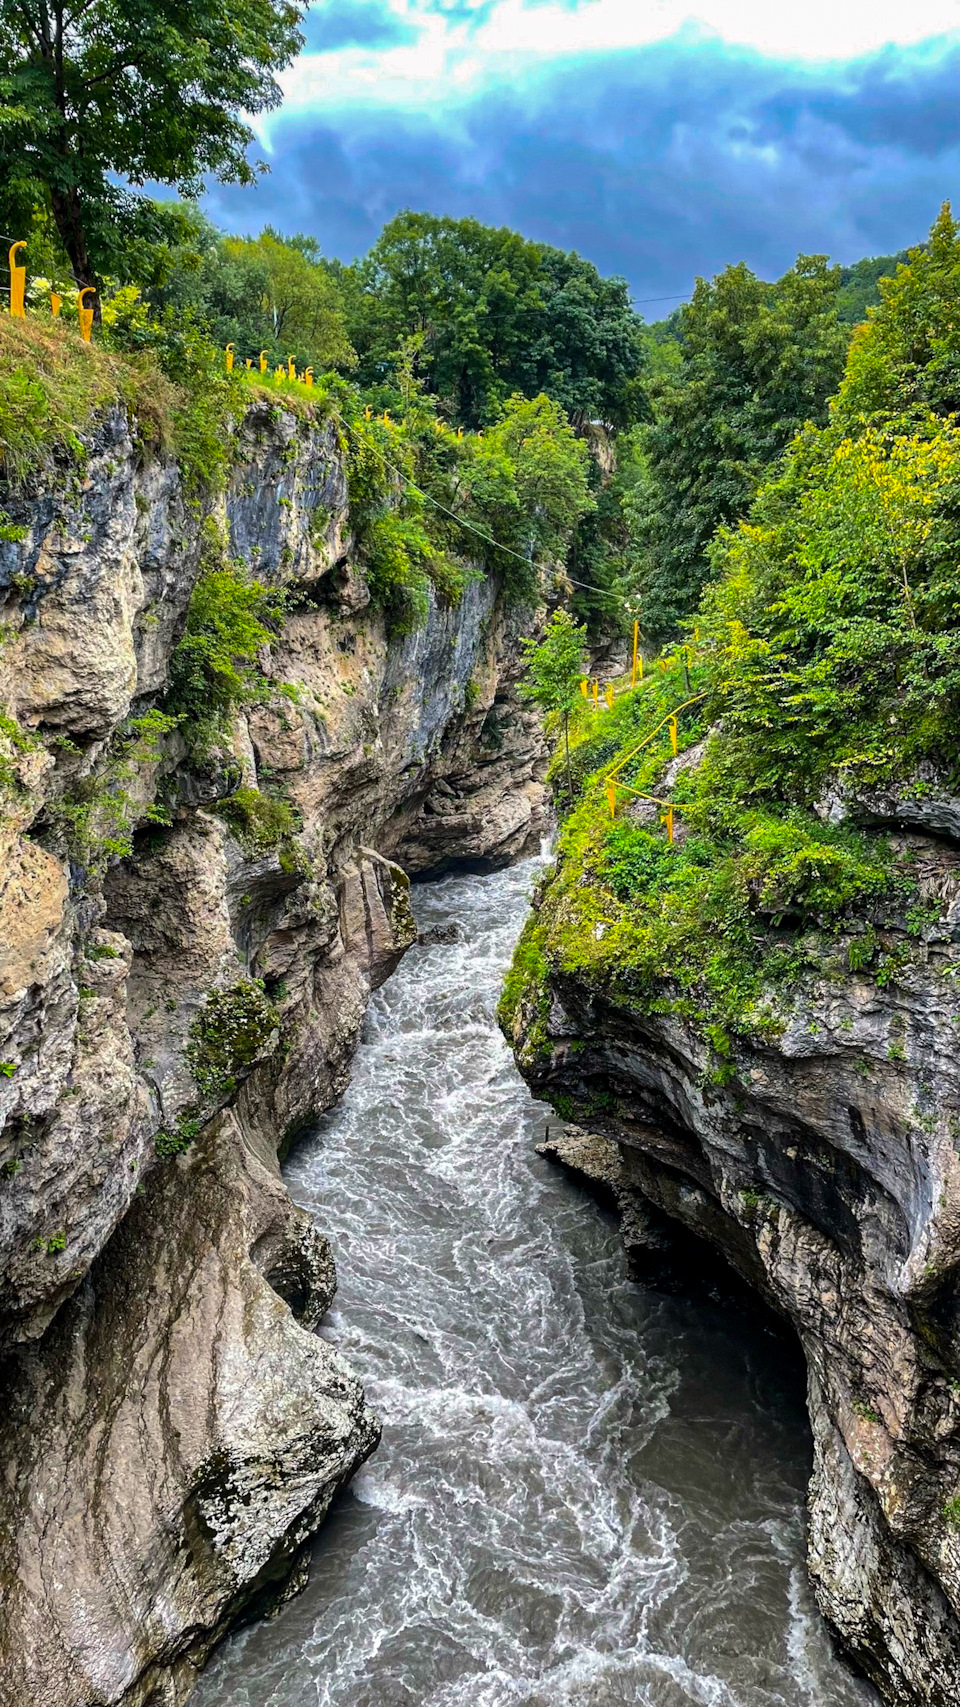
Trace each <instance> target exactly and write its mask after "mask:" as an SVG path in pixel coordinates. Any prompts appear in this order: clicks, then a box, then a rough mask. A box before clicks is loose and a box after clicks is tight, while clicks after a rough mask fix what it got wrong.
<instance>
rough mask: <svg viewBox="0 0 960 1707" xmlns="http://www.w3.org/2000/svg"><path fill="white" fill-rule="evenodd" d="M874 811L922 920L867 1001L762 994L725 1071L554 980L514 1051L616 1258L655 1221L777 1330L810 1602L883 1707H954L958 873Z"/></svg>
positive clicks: (579, 983) (692, 1047)
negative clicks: (620, 1235)
mask: <svg viewBox="0 0 960 1707" xmlns="http://www.w3.org/2000/svg"><path fill="white" fill-rule="evenodd" d="M956 804H957V803H956V802H954V808H956ZM845 809H846V810H849V806H848V807H847V808H845ZM862 809H863V808H862V807H861V810H862ZM869 811H870V813H871V815H872V817H873V819H874V821H877V820H880V821H885V822H887V823H889V824H891V825H893V826H894V827H895V828H896V830H897V833H898V834H902V835H904V836H905V837H907V838H908V839H909V846H910V849H911V851H912V853H913V855H914V856H915V860H916V869H917V871H918V873H919V880H920V892H921V896H922V898H923V899H924V901H925V902H929V901H930V900H931V898H935V899H936V901H937V903H938V907H937V908H936V909H933V910H934V911H939V914H940V918H939V922H938V923H936V924H932V925H930V926H929V928H927V929H925V931H924V933H923V937H922V941H920V942H917V941H916V939H913V940H912V941H911V940H910V939H908V936H907V932H906V926H904V935H903V945H902V946H903V949H904V952H903V955H902V956H901V958H900V960H899V962H898V967H897V971H896V973H895V975H894V976H892V977H891V978H889V980H887V981H886V982H881V983H879V984H878V982H877V981H876V980H874V979H873V978H871V977H869V976H867V975H865V974H864V975H862V976H860V975H857V974H856V973H854V972H851V971H849V970H845V964H846V963H845V962H837V961H836V960H835V961H834V964H832V965H831V966H830V967H829V968H825V971H824V976H823V978H822V979H820V980H818V979H815V978H813V979H810V980H808V981H807V983H806V984H805V986H804V987H803V989H802V990H801V991H800V992H799V993H798V994H796V995H795V996H793V997H790V998H788V999H787V1000H786V1001H785V1003H784V1002H781V1004H780V1009H778V1008H777V1005H776V1004H777V1000H778V998H777V994H776V992H771V993H770V998H769V1004H770V1012H771V1013H773V1014H775V1015H777V1016H778V1024H777V1026H773V1027H771V1028H770V1030H769V1033H768V1034H767V1035H766V1037H765V1038H763V1039H757V1040H756V1041H754V1042H752V1043H751V1042H750V1041H748V1040H747V1039H746V1038H743V1037H741V1038H738V1039H737V1040H736V1041H735V1042H734V1044H733V1046H732V1050H731V1053H730V1055H729V1057H725V1058H724V1060H723V1062H722V1063H721V1069H722V1070H718V1063H717V1058H716V1056H715V1054H714V1052H713V1050H712V1049H711V1046H710V1041H709V1038H707V1037H705V1036H704V1035H703V1034H702V1033H701V1032H699V1031H698V1030H696V1029H695V1028H694V1027H693V1025H692V1024H690V1023H687V1022H686V1021H684V1020H683V1019H682V1018H681V1017H679V1016H678V1014H677V1013H676V1012H675V1011H674V1012H670V1011H660V1012H658V1011H656V1004H655V1003H652V1002H648V1003H646V1004H644V1005H641V1004H640V1003H639V1002H638V1003H637V1004H636V1005H633V1004H631V1001H630V999H629V995H628V994H627V993H626V992H625V991H624V989H622V988H621V989H620V990H619V991H618V990H616V989H614V988H613V987H612V986H610V985H609V984H608V983H607V982H605V981H604V979H603V978H601V977H599V976H594V977H593V978H591V979H590V980H589V981H588V980H587V979H586V978H578V977H577V976H575V975H572V974H569V973H565V972H563V971H562V970H558V969H557V968H556V966H555V965H554V966H553V967H552V968H551V969H549V970H548V973H547V975H546V982H545V984H540V985H538V986H537V987H536V988H531V990H530V991H529V992H528V993H527V995H526V996H525V997H524V999H523V1000H522V1001H521V1003H520V1006H519V1009H518V1012H517V1015H516V1019H515V1022H514V1023H515V1033H514V1041H515V1044H516V1048H517V1053H518V1062H519V1064H520V1066H521V1070H522V1071H523V1072H524V1073H525V1075H526V1076H527V1078H528V1079H529V1081H530V1083H531V1085H532V1087H533V1088H534V1090H535V1091H536V1093H537V1095H539V1096H543V1097H545V1098H547V1099H550V1100H553V1102H554V1104H555V1105H556V1106H557V1107H558V1108H559V1109H560V1110H561V1111H562V1112H563V1114H564V1116H565V1117H567V1116H570V1115H573V1116H575V1118H576V1119H578V1120H579V1121H580V1122H581V1123H582V1125H583V1126H585V1127H587V1128H588V1129H589V1130H588V1131H587V1132H586V1133H583V1132H579V1131H578V1130H577V1129H571V1128H567V1130H566V1132H565V1133H562V1134H560V1135H558V1136H557V1137H555V1138H554V1139H553V1140H552V1143H551V1146H550V1148H549V1149H548V1151H547V1153H552V1154H553V1155H554V1156H555V1157H556V1159H558V1160H560V1161H562V1162H563V1163H564V1164H565V1165H567V1166H569V1167H573V1168H574V1169H576V1170H577V1171H579V1172H580V1173H581V1174H582V1175H583V1176H584V1177H587V1178H589V1179H591V1180H592V1181H594V1182H595V1183H599V1184H600V1185H601V1186H602V1187H604V1188H605V1189H606V1190H607V1191H608V1193H609V1194H610V1195H611V1196H612V1197H613V1199H614V1200H615V1201H616V1202H617V1204H618V1205H619V1207H620V1209H621V1211H622V1212H624V1213H625V1214H626V1216H627V1221H628V1234H629V1236H630V1238H631V1239H633V1240H635V1238H636V1234H635V1232H634V1230H633V1229H634V1228H635V1226H636V1221H637V1217H639V1221H640V1227H641V1235H640V1246H641V1248H643V1246H644V1240H645V1238H646V1237H647V1235H648V1233H649V1216H650V1214H651V1212H652V1213H653V1215H654V1224H653V1225H654V1230H656V1228H658V1227H662V1226H663V1224H664V1221H663V1218H665V1219H666V1222H667V1223H670V1224H673V1225H678V1226H679V1227H681V1228H683V1229H686V1230H687V1232H688V1233H691V1234H694V1235H696V1237H697V1238H698V1239H700V1240H705V1241H708V1242H709V1244H710V1245H712V1246H713V1247H714V1248H715V1249H716V1250H719V1251H720V1252H721V1253H722V1254H723V1256H724V1257H725V1258H726V1259H727V1260H728V1262H729V1263H730V1264H731V1265H732V1267H733V1268H734V1269H735V1270H736V1271H737V1272H738V1273H739V1274H740V1275H741V1276H742V1277H743V1278H744V1279H745V1280H747V1281H748V1282H749V1283H750V1284H751V1285H752V1286H754V1287H755V1288H757V1289H758V1290H759V1291H760V1292H761V1293H762V1295H763V1296H764V1297H765V1298H766V1299H767V1300H768V1301H769V1302H770V1303H771V1304H772V1305H773V1306H774V1307H775V1308H776V1309H777V1310H778V1311H779V1312H780V1313H781V1314H782V1315H783V1316H785V1317H786V1318H787V1319H788V1320H789V1321H790V1322H791V1323H792V1324H793V1325H794V1327H795V1328H796V1330H797V1333H798V1335H799V1338H800V1340H801V1343H802V1345H803V1348H804V1351H805V1353H806V1358H807V1364H808V1369H809V1392H810V1414H811V1419H812V1423H813V1431H814V1441H815V1472H814V1476H813V1481H812V1484H811V1492H810V1512H811V1526H810V1551H809V1558H810V1569H811V1573H812V1576H813V1580H814V1584H815V1587H816V1590H817V1594H818V1597H819V1599H820V1603H821V1605H822V1607H823V1609H824V1611H825V1613H826V1614H827V1616H828V1617H829V1618H830V1620H831V1621H832V1622H833V1624H834V1625H835V1626H836V1627H837V1629H838V1630H839V1631H840V1633H841V1635H842V1637H843V1638H844V1640H845V1642H846V1644H847V1645H848V1647H849V1648H850V1650H851V1651H852V1652H853V1654H854V1655H855V1656H856V1658H857V1660H858V1661H859V1663H860V1664H861V1665H862V1667H863V1668H864V1669H865V1671H866V1672H867V1673H868V1675H869V1676H870V1677H871V1678H872V1679H873V1680H874V1681H875V1682H876V1684H877V1685H878V1687H879V1689H880V1691H881V1693H882V1694H883V1696H884V1699H885V1700H887V1701H888V1702H890V1703H891V1704H893V1707H951V1704H953V1703H955V1702H956V1701H957V1700H960V1335H958V1327H960V1052H958V1048H957V1039H958V1024H960V1010H958V1003H957V980H956V973H957V967H958V953H957V945H958V943H960V923H958V921H960V881H958V872H960V860H958V853H957V850H956V848H955V847H954V846H953V845H952V843H950V842H948V841H947V840H945V839H942V836H943V834H944V833H945V830H946V828H947V827H948V825H949V822H950V813H949V812H948V811H947V809H946V807H945V806H944V804H943V802H942V801H938V803H937V815H936V823H935V826H934V827H935V828H936V829H937V830H938V831H939V832H940V836H938V837H932V836H924V835H922V834H920V833H919V831H918V829H916V828H912V829H911V830H909V831H906V830H903V831H901V829H900V826H901V825H903V824H904V823H909V824H911V825H916V824H917V814H915V813H910V812H902V811H901V810H900V809H899V807H898V803H897V802H895V801H892V800H891V801H887V802H878V801H875V802H872V803H870V806H869ZM881 815H885V816H884V817H881ZM932 822H933V821H932V820H931V823H932ZM548 881H549V880H548ZM908 950H909V952H908ZM669 988H670V987H669V983H668V980H666V979H665V980H664V994H665V995H668V994H669ZM660 1006H661V1007H662V1008H664V1009H670V1008H671V1007H672V1006H673V1004H671V1003H670V1002H669V1001H664V1002H662V1003H661V1004H660ZM631 1217H633V1220H632V1221H631V1219H630V1218H631Z"/></svg>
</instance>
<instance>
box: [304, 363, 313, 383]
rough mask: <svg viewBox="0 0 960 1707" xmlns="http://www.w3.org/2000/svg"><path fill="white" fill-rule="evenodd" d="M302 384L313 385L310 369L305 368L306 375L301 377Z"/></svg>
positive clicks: (311, 370)
mask: <svg viewBox="0 0 960 1707" xmlns="http://www.w3.org/2000/svg"><path fill="white" fill-rule="evenodd" d="M303 383H304V385H312V384H313V368H312V367H308V368H307V370H306V373H305V374H304V376H303Z"/></svg>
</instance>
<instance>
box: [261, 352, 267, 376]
mask: <svg viewBox="0 0 960 1707" xmlns="http://www.w3.org/2000/svg"><path fill="white" fill-rule="evenodd" d="M266 371H267V352H266V350H261V351H260V372H261V373H266Z"/></svg>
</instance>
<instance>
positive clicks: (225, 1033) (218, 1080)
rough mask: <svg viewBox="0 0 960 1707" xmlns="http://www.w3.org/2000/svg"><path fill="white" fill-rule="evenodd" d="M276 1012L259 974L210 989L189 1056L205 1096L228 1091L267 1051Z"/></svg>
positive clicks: (192, 1032)
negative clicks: (222, 987) (228, 985)
mask: <svg viewBox="0 0 960 1707" xmlns="http://www.w3.org/2000/svg"><path fill="white" fill-rule="evenodd" d="M277 1026H278V1020H277V1012H276V1009H275V1008H274V1006H273V1004H272V1002H270V1001H268V999H267V997H266V996H265V995H264V990H263V982H262V980H261V979H259V978H242V979H239V980H238V982H237V983H236V984H233V985H231V986H230V988H229V989H227V990H211V991H210V992H209V994H208V996H207V1000H206V1003H205V1005H204V1007H203V1008H202V1009H201V1011H200V1013H198V1014H197V1016H196V1018H195V1019H194V1020H193V1022H192V1024H191V1026H190V1034H189V1040H188V1042H187V1049H186V1055H187V1062H188V1065H189V1067H190V1071H191V1073H192V1074H193V1078H194V1082H195V1084H196V1087H197V1090H198V1091H199V1092H200V1095H201V1097H203V1098H205V1099H207V1098H210V1099H218V1098H220V1097H224V1096H229V1095H230V1093H231V1091H234V1090H235V1089H236V1086H237V1081H238V1079H239V1078H240V1077H241V1076H242V1075H243V1074H244V1072H245V1071H246V1070H248V1069H249V1068H250V1067H252V1066H253V1064H254V1062H255V1061H257V1060H260V1059H262V1058H263V1057H264V1055H266V1054H267V1053H268V1052H269V1048H270V1045H271V1040H273V1041H274V1042H275V1040H276V1033H277Z"/></svg>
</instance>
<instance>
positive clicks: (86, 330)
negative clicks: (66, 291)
mask: <svg viewBox="0 0 960 1707" xmlns="http://www.w3.org/2000/svg"><path fill="white" fill-rule="evenodd" d="M96 294H97V293H96V291H95V290H94V288H93V285H84V287H83V289H82V290H81V291H79V292H78V294H77V315H78V317H79V320H80V336H81V338H82V339H83V341H84V343H85V344H89V342H90V334H91V332H92V331H93V309H92V308H88V307H87V305H86V303H85V302H84V300H83V299H84V297H85V296H96Z"/></svg>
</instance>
